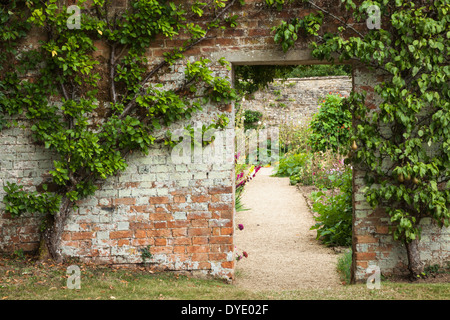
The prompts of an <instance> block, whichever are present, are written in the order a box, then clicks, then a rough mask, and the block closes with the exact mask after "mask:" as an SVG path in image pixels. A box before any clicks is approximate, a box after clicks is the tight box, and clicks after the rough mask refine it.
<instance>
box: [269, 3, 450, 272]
mask: <svg viewBox="0 0 450 320" xmlns="http://www.w3.org/2000/svg"><path fill="white" fill-rule="evenodd" d="M266 2H267V3H268V4H273V5H278V6H282V5H283V4H284V2H285V1H284V0H276V1H274V0H266ZM286 2H290V3H291V2H295V1H286ZM301 2H303V3H306V4H307V5H308V6H309V8H311V9H312V10H313V11H315V12H313V13H311V14H309V15H307V16H306V17H304V18H303V19H298V18H293V19H292V20H290V21H286V22H284V23H282V24H281V25H279V26H277V27H275V28H274V32H275V41H276V42H278V43H280V45H281V46H282V48H283V50H284V51H287V50H289V49H290V48H291V47H292V46H293V45H294V44H295V42H296V41H297V39H300V38H302V39H304V38H305V37H309V38H311V39H312V42H311V48H312V50H313V51H312V54H313V55H314V56H315V57H316V58H318V59H321V60H324V61H335V59H338V61H341V62H343V61H346V62H348V61H351V62H352V63H355V64H359V65H360V66H364V67H366V68H368V69H369V70H373V71H374V72H377V73H378V74H381V75H383V77H384V81H382V82H381V83H379V84H377V85H376V86H375V87H374V92H375V94H376V95H377V97H378V99H379V101H380V103H378V104H377V105H376V108H375V109H374V110H373V109H372V108H370V107H369V106H368V104H367V103H365V102H366V93H365V92H362V93H356V92H352V93H351V95H350V97H349V98H348V99H347V100H346V102H345V105H346V106H347V108H348V110H350V111H351V112H352V114H353V115H354V128H353V132H352V138H351V144H352V147H353V148H352V150H351V154H350V161H351V163H352V164H353V165H354V166H356V167H358V168H360V169H362V170H364V171H366V172H367V174H366V179H367V185H368V188H367V192H366V197H367V201H368V203H369V204H371V205H372V206H373V207H374V208H375V207H381V208H385V210H386V212H387V214H388V217H389V218H390V222H391V225H392V233H393V237H394V239H396V240H399V241H402V242H403V243H404V244H405V246H406V252H407V257H408V261H409V267H408V268H409V272H410V275H411V277H412V278H413V279H416V278H417V277H419V276H421V274H422V272H423V268H424V265H423V263H422V261H421V260H420V252H419V246H418V244H419V241H420V236H421V228H420V225H419V223H420V221H421V219H423V218H425V217H429V218H432V220H433V221H434V222H435V223H436V224H437V225H439V226H445V227H448V226H449V223H450V212H449V206H450V190H449V187H450V99H449V98H450V88H449V83H450V79H449V77H450V66H449V53H450V43H449V39H450V3H449V2H448V1H446V0H435V1H421V0H414V1H404V0H379V1H359V2H356V1H353V0H342V1H337V2H336V5H337V6H339V5H340V6H341V8H343V9H345V10H343V12H347V14H348V16H347V17H337V16H335V15H333V14H331V13H330V12H329V11H328V10H327V8H324V7H322V6H321V5H318V4H317V2H316V1H301ZM325 18H326V19H328V21H334V22H335V23H337V24H338V25H340V26H339V27H338V29H337V32H336V33H329V32H324V31H323V21H324V19H325ZM349 18H351V19H352V21H353V22H359V23H360V25H367V28H355V26H354V25H351V24H349V23H347V22H346V21H350V19H349ZM377 24H378V26H377ZM349 149H350V146H349Z"/></svg>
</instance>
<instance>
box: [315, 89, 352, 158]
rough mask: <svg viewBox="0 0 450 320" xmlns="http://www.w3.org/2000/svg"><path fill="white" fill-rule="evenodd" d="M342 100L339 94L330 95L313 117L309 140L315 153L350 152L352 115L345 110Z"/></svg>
mask: <svg viewBox="0 0 450 320" xmlns="http://www.w3.org/2000/svg"><path fill="white" fill-rule="evenodd" d="M342 100H343V98H342V97H341V96H340V95H338V94H330V95H328V96H327V97H326V98H325V99H324V100H323V101H322V102H321V103H320V108H319V111H318V112H317V113H316V114H314V115H313V118H312V120H311V123H310V128H311V134H310V136H309V140H308V141H309V143H310V144H311V147H312V149H313V151H326V150H332V151H334V152H346V151H347V150H348V145H349V139H350V127H351V123H352V115H351V113H350V111H348V110H345V109H344V107H343V104H342Z"/></svg>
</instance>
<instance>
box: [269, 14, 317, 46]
mask: <svg viewBox="0 0 450 320" xmlns="http://www.w3.org/2000/svg"><path fill="white" fill-rule="evenodd" d="M322 21H323V14H322V13H321V12H319V13H318V14H312V13H311V14H308V15H306V16H305V17H303V19H298V18H294V19H292V20H291V21H290V22H286V21H282V22H281V24H280V25H279V26H276V27H273V28H272V31H273V32H275V36H274V38H273V39H274V41H275V43H280V44H281V48H282V49H283V51H284V52H287V51H288V50H289V49H290V48H292V47H293V46H294V44H295V42H296V41H297V40H298V38H299V35H303V36H317V35H318V33H317V32H318V31H319V29H320V28H321V25H322Z"/></svg>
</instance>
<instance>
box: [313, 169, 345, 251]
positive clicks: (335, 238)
mask: <svg viewBox="0 0 450 320" xmlns="http://www.w3.org/2000/svg"><path fill="white" fill-rule="evenodd" d="M333 187H334V188H339V190H340V193H339V194H337V195H331V196H327V195H326V194H325V193H324V192H323V191H318V192H313V193H312V199H313V201H314V203H313V211H314V212H317V213H318V216H316V217H315V220H316V221H317V223H316V224H315V225H314V226H312V227H311V230H317V239H320V240H321V241H322V242H323V243H324V244H325V245H329V246H349V245H351V243H352V171H351V169H349V168H347V170H346V171H345V173H344V174H342V175H341V176H340V178H339V179H335V180H334V181H333Z"/></svg>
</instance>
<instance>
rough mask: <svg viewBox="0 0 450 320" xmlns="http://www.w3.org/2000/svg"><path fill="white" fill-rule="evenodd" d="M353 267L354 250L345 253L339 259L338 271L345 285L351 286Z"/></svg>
mask: <svg viewBox="0 0 450 320" xmlns="http://www.w3.org/2000/svg"><path fill="white" fill-rule="evenodd" d="M351 267H352V249H349V250H347V251H345V252H344V253H343V254H342V255H341V256H340V257H339V258H338V263H337V269H338V272H339V274H340V276H341V279H342V282H343V283H344V284H350V280H351Z"/></svg>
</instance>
